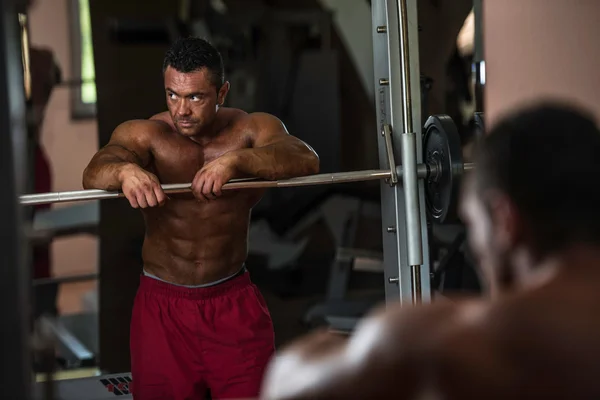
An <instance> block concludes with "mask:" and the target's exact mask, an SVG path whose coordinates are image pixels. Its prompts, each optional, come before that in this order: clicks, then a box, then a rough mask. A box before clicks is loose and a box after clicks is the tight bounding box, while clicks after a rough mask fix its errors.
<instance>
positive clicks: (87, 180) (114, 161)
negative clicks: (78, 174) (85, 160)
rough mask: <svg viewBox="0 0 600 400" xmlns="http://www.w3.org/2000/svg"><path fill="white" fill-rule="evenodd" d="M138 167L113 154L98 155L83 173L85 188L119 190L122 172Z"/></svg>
mask: <svg viewBox="0 0 600 400" xmlns="http://www.w3.org/2000/svg"><path fill="white" fill-rule="evenodd" d="M136 166H137V165H136V164H135V163H132V162H130V161H126V160H123V159H122V158H120V157H118V156H115V155H112V154H97V155H96V156H95V157H94V158H93V159H92V161H91V162H90V164H89V165H88V166H87V168H86V169H85V170H84V171H83V188H84V189H102V190H118V189H120V188H121V174H122V172H123V171H124V170H125V169H127V168H131V167H136Z"/></svg>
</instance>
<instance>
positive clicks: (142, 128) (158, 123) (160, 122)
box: [115, 114, 174, 139]
mask: <svg viewBox="0 0 600 400" xmlns="http://www.w3.org/2000/svg"><path fill="white" fill-rule="evenodd" d="M158 115H160V114H158ZM115 132H118V133H119V134H122V135H127V136H136V137H138V138H147V139H158V138H164V137H166V136H167V135H168V134H170V133H173V132H174V128H173V126H172V125H171V124H169V123H168V122H167V120H166V119H164V118H157V117H156V116H153V117H151V118H149V119H130V120H127V121H125V122H122V123H121V124H120V125H119V126H118V127H117V128H116V129H115Z"/></svg>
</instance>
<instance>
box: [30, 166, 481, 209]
mask: <svg viewBox="0 0 600 400" xmlns="http://www.w3.org/2000/svg"><path fill="white" fill-rule="evenodd" d="M473 168H474V164H472V163H465V164H463V170H465V171H467V170H471V169H473ZM438 169H439V166H438V165H435V164H418V165H417V176H418V178H419V179H427V178H429V177H432V176H435V175H437V174H438V173H442V171H438ZM448 172H450V171H448ZM396 174H397V175H398V176H402V167H401V166H398V167H396ZM391 177H392V172H391V170H364V171H351V172H337V173H329V174H316V175H308V176H302V177H297V178H291V179H282V180H273V181H269V180H260V179H252V178H250V179H233V180H231V181H229V182H228V183H226V184H224V185H223V187H222V189H223V190H234V189H259V188H280V187H293V186H313V185H330V184H336V183H349V182H362V181H373V180H380V179H390V178H391ZM191 186H192V184H191V183H176V184H164V185H161V187H162V190H163V191H164V192H165V194H175V193H189V192H191ZM120 197H125V195H124V194H123V192H122V191H105V190H99V189H87V190H74V191H65V192H49V193H39V194H27V195H22V196H20V198H19V201H20V204H22V205H40V204H51V203H65V202H76V201H86V200H103V199H114V198H120Z"/></svg>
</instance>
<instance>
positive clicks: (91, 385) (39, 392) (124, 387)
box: [34, 373, 133, 400]
mask: <svg viewBox="0 0 600 400" xmlns="http://www.w3.org/2000/svg"><path fill="white" fill-rule="evenodd" d="M132 382H133V381H132V378H131V374H130V373H124V374H111V375H99V376H92V377H88V378H76V379H65V380H57V381H54V382H53V383H52V386H53V392H54V393H53V395H54V397H53V398H57V399H62V400H109V399H123V400H125V399H132V398H133V396H132V395H131V391H130V388H129V386H130V385H131V383H132ZM47 385H48V382H46V381H42V382H37V383H36V384H35V388H34V399H44V398H45V397H44V393H45V392H46V386H47Z"/></svg>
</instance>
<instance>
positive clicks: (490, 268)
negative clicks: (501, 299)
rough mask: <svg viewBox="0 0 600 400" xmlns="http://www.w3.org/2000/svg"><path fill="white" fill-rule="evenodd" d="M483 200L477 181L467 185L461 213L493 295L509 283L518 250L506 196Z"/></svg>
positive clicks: (483, 275) (471, 243)
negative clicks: (513, 255) (515, 250)
mask: <svg viewBox="0 0 600 400" xmlns="http://www.w3.org/2000/svg"><path fill="white" fill-rule="evenodd" d="M488 200H489V199H487V198H486V203H484V200H483V199H482V196H481V194H480V193H479V192H478V190H476V189H475V187H474V184H473V183H468V184H467V185H465V188H464V191H463V196H462V201H461V205H460V207H461V216H462V220H463V222H464V223H465V225H466V226H467V232H468V240H469V245H470V248H471V250H472V251H473V253H474V255H475V257H476V259H477V264H478V266H479V268H480V272H481V273H482V276H481V278H483V279H482V280H483V282H482V283H484V284H485V286H487V288H488V289H489V290H490V292H491V293H492V294H495V293H497V291H498V290H499V289H501V287H503V286H504V285H506V284H507V283H508V282H506V281H507V280H508V279H509V278H508V276H510V274H511V271H512V266H511V264H510V259H511V257H510V256H511V253H512V252H513V250H514V247H513V245H514V235H513V233H514V229H513V228H512V227H514V223H512V222H511V221H510V219H511V218H513V216H511V215H509V214H510V212H509V213H507V207H510V206H509V204H502V202H505V200H504V199H501V198H496V199H493V200H492V202H493V203H494V204H489V203H488V202H487V201H488Z"/></svg>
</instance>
